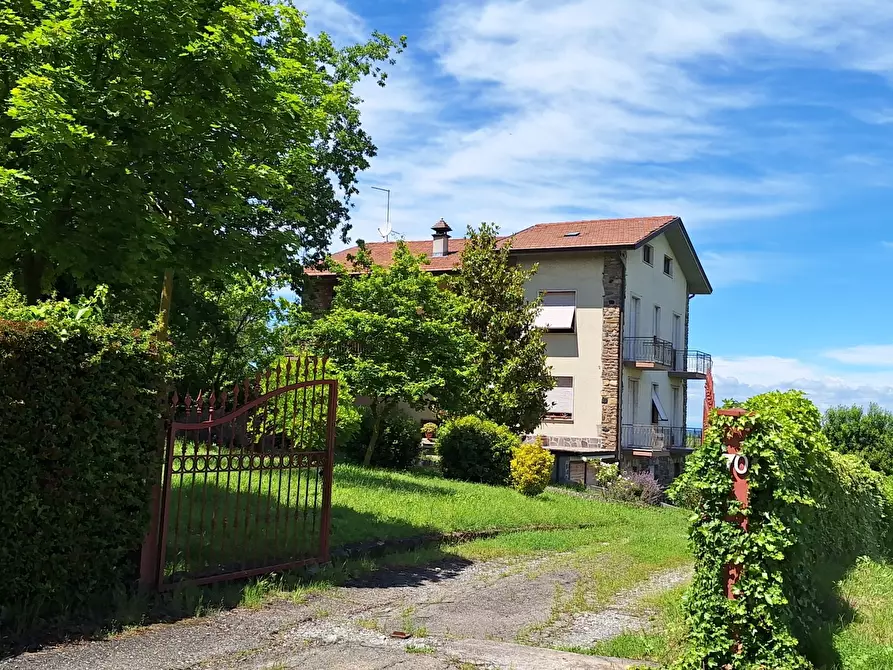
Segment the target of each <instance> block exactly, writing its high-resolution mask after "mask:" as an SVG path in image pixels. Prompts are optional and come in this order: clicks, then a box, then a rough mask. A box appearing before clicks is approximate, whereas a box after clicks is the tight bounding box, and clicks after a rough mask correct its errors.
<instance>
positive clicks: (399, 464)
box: [341, 407, 422, 470]
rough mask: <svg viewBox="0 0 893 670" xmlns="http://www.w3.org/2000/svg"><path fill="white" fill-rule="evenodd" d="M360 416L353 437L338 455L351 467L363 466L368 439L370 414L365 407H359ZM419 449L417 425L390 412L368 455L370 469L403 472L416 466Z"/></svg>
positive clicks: (403, 416) (420, 441) (420, 444)
mask: <svg viewBox="0 0 893 670" xmlns="http://www.w3.org/2000/svg"><path fill="white" fill-rule="evenodd" d="M360 416H361V417H362V418H361V422H360V427H359V430H358V431H357V433H356V435H355V436H354V438H353V439H351V440H349V441H348V442H346V443H345V444H344V445H343V446H342V447H341V452H342V453H343V454H344V456H345V457H346V458H347V459H348V460H349V461H351V462H353V463H362V462H363V456H364V455H365V454H366V447H367V446H369V440H370V438H371V437H372V412H371V411H370V410H369V408H368V407H361V408H360ZM421 449H422V440H421V438H420V437H419V426H418V423H417V422H416V421H415V419H413V418H412V417H410V416H407V415H406V413H404V412H400V411H397V410H394V411H392V412H391V413H390V414H388V415H387V416H386V417H385V420H384V425H383V426H382V430H381V435H379V437H378V444H377V445H376V446H375V451H374V452H373V453H372V465H373V466H374V467H378V468H392V469H395V470H405V469H406V468H408V467H410V466H411V465H412V464H413V463H415V462H416V460H417V459H418V457H419V453H420V452H421Z"/></svg>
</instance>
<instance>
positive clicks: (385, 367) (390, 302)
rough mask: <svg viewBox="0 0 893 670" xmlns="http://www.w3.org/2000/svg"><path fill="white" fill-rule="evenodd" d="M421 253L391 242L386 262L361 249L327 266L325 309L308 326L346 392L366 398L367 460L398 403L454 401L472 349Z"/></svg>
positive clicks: (451, 299)
mask: <svg viewBox="0 0 893 670" xmlns="http://www.w3.org/2000/svg"><path fill="white" fill-rule="evenodd" d="M423 258H424V257H423V256H414V255H413V254H412V253H411V252H410V251H409V249H408V247H407V246H406V244H404V243H403V242H399V243H398V244H397V247H396V249H395V251H394V256H393V262H392V263H391V265H390V266H388V267H383V266H380V265H374V264H372V263H371V259H370V257H369V255H368V253H367V252H365V251H364V250H363V249H362V247H361V250H360V252H359V253H358V255H357V259H356V261H355V263H354V266H353V267H352V268H350V269H348V268H346V267H344V266H339V265H337V264H335V265H334V266H333V267H334V268H335V269H336V271H337V272H338V285H337V287H336V289H335V297H334V301H333V303H332V309H331V310H330V311H329V312H328V313H327V314H326V315H325V316H324V317H323V318H321V319H320V320H319V321H317V322H316V324H315V325H314V329H313V337H314V341H315V343H316V344H315V346H316V348H317V349H318V350H319V351H321V352H322V353H324V354H326V355H328V356H329V357H330V358H331V359H332V360H333V361H335V363H336V365H337V367H338V369H339V370H340V372H341V373H342V374H343V375H344V378H345V380H346V381H347V383H348V385H349V386H350V388H351V390H352V391H353V392H354V393H356V394H357V395H359V396H365V397H367V398H369V399H370V402H371V410H372V416H373V424H374V425H373V430H372V435H371V438H370V441H369V445H368V447H367V451H366V456H365V459H364V462H365V463H366V464H367V465H368V464H369V462H370V461H371V458H372V454H373V453H374V450H375V445H376V442H377V441H378V438H379V435H380V431H381V425H382V422H383V421H384V419H385V417H386V416H387V415H388V414H389V413H390V412H391V411H392V410H393V409H394V408H395V407H396V406H397V404H398V403H400V402H405V403H406V404H408V405H409V406H411V407H413V408H416V409H421V408H423V407H425V406H434V407H435V408H438V409H442V410H453V409H456V408H457V407H459V405H460V404H461V401H462V396H463V394H464V392H465V389H466V384H467V378H468V376H469V374H470V370H471V360H472V358H473V356H474V355H475V354H476V352H477V343H476V342H475V340H474V338H473V337H472V335H471V334H470V333H469V332H468V329H467V328H466V326H465V324H464V323H463V321H462V318H461V311H460V299H459V298H458V297H457V296H455V295H454V294H452V293H451V292H449V291H445V290H443V289H442V288H441V281H440V280H439V278H438V277H436V276H434V275H432V274H431V273H430V272H426V271H424V270H422V269H421V267H420V263H421V260H422V259H423Z"/></svg>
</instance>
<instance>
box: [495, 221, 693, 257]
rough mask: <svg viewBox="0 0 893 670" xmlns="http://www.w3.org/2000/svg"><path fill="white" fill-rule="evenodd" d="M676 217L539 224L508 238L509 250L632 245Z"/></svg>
mask: <svg viewBox="0 0 893 670" xmlns="http://www.w3.org/2000/svg"><path fill="white" fill-rule="evenodd" d="M677 218H678V217H676V216H651V217H647V218H642V219H602V220H597V221H566V222H563V223H540V224H537V225H535V226H531V227H530V228H525V229H524V230H522V231H521V232H519V233H516V234H515V235H514V238H513V240H512V249H515V250H517V251H525V250H531V249H572V248H574V247H627V246H630V247H634V246H636V245H637V244H639V242H641V241H642V240H645V239H646V238H648V237H649V236H651V235H653V234H654V233H656V232H657V231H658V230H660V229H661V228H664V227H665V226H667V225H669V224H670V223H672V222H673V221H675V220H676V219H677ZM573 233H578V234H577V235H573ZM569 234H571V235H569Z"/></svg>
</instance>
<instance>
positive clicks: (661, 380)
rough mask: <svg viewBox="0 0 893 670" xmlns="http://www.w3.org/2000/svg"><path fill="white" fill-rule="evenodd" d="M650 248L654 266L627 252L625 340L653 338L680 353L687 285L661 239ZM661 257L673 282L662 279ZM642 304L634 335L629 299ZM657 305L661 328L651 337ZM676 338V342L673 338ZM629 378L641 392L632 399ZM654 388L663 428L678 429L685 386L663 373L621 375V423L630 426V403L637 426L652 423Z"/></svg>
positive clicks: (627, 372)
mask: <svg viewBox="0 0 893 670" xmlns="http://www.w3.org/2000/svg"><path fill="white" fill-rule="evenodd" d="M649 244H651V246H652V248H653V249H654V257H653V266H652V265H648V264H647V263H645V262H644V261H643V254H644V251H643V248H639V249H636V250H634V251H630V252H628V253H627V257H626V305H625V312H626V313H625V316H624V336H625V337H635V336H638V337H651V336H653V335H655V334H657V335H658V336H659V337H661V338H662V339H664V340H668V341H671V342H674V344H675V345H676V346H678V347H679V348H685V347H686V342H685V306H686V301H687V298H688V286H687V284H686V281H685V276H684V275H683V273H682V271H681V270H680V268H679V266H678V263H677V262H676V258H675V254H674V253H673V251H672V249H671V248H670V245H669V244H668V243H667V240H666V238H665V237H664V236H663V235H660V236H658V237H656V238H655V239H654V240H652V241H651V242H650V243H649ZM664 255H667V256H669V257H670V258H672V259H673V277H672V278H670V277H668V276H667V275H666V274H664V271H663V269H664ZM634 297H638V298H639V299H640V301H641V302H640V304H641V308H640V315H639V319H638V332H637V333H633V332H632V326H633V323H634V321H635V318H634V317H633V314H632V311H633V298H634ZM655 305H658V306H660V308H661V309H660V316H661V318H660V329H659V333H655V332H654V307H655ZM674 314H675V315H678V316H679V334H678V335H677V336H675V337H674V333H673V330H674V327H673V325H674V321H673V316H674ZM677 337H678V342H676V341H675V340H676V338H677ZM630 379H638V380H639V393H638V397H637V398H633V397H632V394H631V392H630V386H631V385H630V383H629V380H630ZM652 384H657V385H658V395H659V397H660V399H661V402H662V404H663V407H664V410H665V411H666V413H667V415H668V418H669V421H668V422H667V423H663V422H661V425H666V426H671V427H680V426H682V425H683V421H682V416H683V408H682V404H683V400H682V398H683V395H684V388H685V381H684V380H680V379H673V378H671V377H670V376H669V375H668V374H667V372H666V371H649V370H636V369H632V368H629V367H627V366H624V368H623V375H622V389H623V391H622V393H623V398H622V402H621V421H620V422H621V424H631V423H633V411H632V407H633V403H635V405H636V412H635V415H636V416H635V422H636V423H637V424H650V423H651V389H652ZM673 387H677V388H678V389H679V392H678V401H677V406H676V407H675V408H674V407H673V391H672V389H673Z"/></svg>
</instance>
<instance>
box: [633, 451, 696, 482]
mask: <svg viewBox="0 0 893 670" xmlns="http://www.w3.org/2000/svg"><path fill="white" fill-rule="evenodd" d="M620 469H621V470H623V471H630V472H650V473H651V474H653V475H654V478H655V479H656V480H657V483H658V484H660V485H661V486H662V487H664V488H666V487H668V486H669V485H670V484H672V483H673V480H674V479H676V477H678V476H679V475H680V474H682V471H683V470H684V469H685V454H676V453H672V452H662V453H657V454H654V455H652V456H633V455H632V454H631V453H629V452H623V453H621V456H620Z"/></svg>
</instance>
